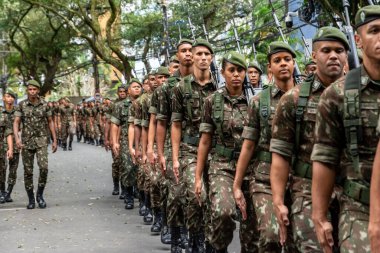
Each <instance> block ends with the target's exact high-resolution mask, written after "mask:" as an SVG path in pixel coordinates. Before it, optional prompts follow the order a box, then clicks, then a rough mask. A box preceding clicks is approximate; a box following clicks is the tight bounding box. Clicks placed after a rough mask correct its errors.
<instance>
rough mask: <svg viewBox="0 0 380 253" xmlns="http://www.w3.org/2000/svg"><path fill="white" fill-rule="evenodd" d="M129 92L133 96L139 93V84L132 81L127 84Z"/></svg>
mask: <svg viewBox="0 0 380 253" xmlns="http://www.w3.org/2000/svg"><path fill="white" fill-rule="evenodd" d="M129 94H130V95H131V96H132V97H133V98H136V97H138V96H139V95H140V94H141V85H140V84H138V83H132V84H131V85H130V86H129Z"/></svg>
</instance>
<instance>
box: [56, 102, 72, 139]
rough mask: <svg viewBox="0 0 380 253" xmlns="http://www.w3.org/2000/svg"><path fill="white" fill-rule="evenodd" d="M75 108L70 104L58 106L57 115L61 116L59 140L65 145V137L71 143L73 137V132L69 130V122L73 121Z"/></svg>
mask: <svg viewBox="0 0 380 253" xmlns="http://www.w3.org/2000/svg"><path fill="white" fill-rule="evenodd" d="M74 115H75V110H74V107H73V106H71V105H68V106H62V107H60V108H59V112H58V116H59V117H60V118H61V138H62V139H61V140H62V145H64V146H66V145H67V137H69V142H70V143H71V142H72V141H73V138H74V133H73V132H71V129H70V127H71V124H72V123H73V121H74Z"/></svg>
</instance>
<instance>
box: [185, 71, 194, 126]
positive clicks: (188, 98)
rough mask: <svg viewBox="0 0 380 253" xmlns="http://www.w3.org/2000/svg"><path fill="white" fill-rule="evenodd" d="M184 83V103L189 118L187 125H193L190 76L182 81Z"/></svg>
mask: <svg viewBox="0 0 380 253" xmlns="http://www.w3.org/2000/svg"><path fill="white" fill-rule="evenodd" d="M183 82H184V88H185V94H184V103H185V105H186V110H187V115H188V116H189V120H188V124H189V125H192V124H193V112H192V106H193V102H194V101H193V99H192V95H193V92H192V88H191V76H187V77H185V78H184V79H183Z"/></svg>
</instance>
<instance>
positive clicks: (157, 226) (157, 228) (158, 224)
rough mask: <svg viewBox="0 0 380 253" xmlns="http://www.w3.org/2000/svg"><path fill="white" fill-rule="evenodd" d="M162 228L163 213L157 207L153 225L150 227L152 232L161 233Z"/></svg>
mask: <svg viewBox="0 0 380 253" xmlns="http://www.w3.org/2000/svg"><path fill="white" fill-rule="evenodd" d="M161 228H162V214H161V212H160V211H159V210H157V209H156V208H155V209H154V222H153V225H152V227H151V228H150V232H152V233H160V232H161Z"/></svg>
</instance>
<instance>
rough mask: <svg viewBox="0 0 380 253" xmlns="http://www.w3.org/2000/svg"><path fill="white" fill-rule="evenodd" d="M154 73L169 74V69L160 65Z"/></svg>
mask: <svg viewBox="0 0 380 253" xmlns="http://www.w3.org/2000/svg"><path fill="white" fill-rule="evenodd" d="M156 75H163V76H170V73H169V69H168V68H167V67H162V66H161V67H159V68H158V69H157V70H156Z"/></svg>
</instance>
